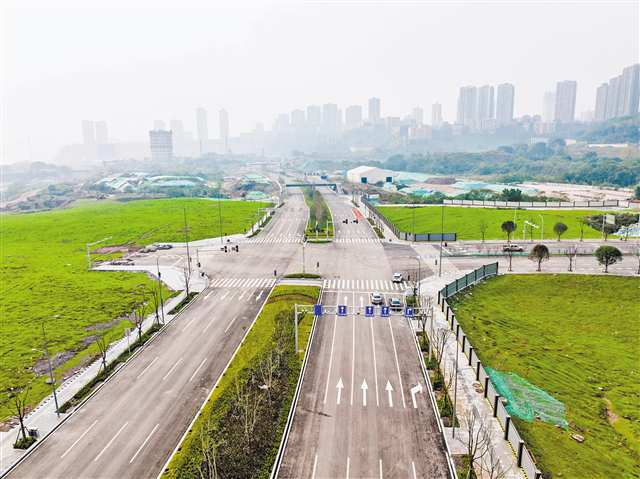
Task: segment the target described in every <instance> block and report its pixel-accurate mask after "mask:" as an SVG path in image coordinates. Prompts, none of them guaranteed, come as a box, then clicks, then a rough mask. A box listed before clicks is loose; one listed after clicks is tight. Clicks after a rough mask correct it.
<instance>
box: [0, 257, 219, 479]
mask: <svg viewBox="0 0 640 479" xmlns="http://www.w3.org/2000/svg"><path fill="white" fill-rule="evenodd" d="M95 269H96V270H98V271H145V272H148V273H150V274H151V275H153V276H154V277H157V270H156V267H155V266H153V265H133V266H111V265H101V266H99V267H97V268H95ZM160 272H161V274H162V281H163V282H164V283H165V284H166V285H167V286H168V287H170V288H171V289H174V290H180V291H181V292H180V294H178V295H177V296H175V297H173V298H171V299H169V300H168V301H166V302H165V305H164V311H165V323H169V322H170V321H172V320H173V318H175V316H176V315H170V314H167V312H168V311H171V310H172V309H173V308H174V307H175V306H176V305H177V304H178V303H179V302H180V301H182V299H183V298H184V297H185V292H184V291H182V290H183V289H184V277H183V275H182V271H179V270H177V269H174V268H171V267H164V266H161V267H160ZM207 282H208V279H207V278H206V277H205V278H201V277H199V276H198V274H197V272H195V271H194V273H193V275H192V279H191V284H190V286H191V289H192V290H193V291H202V290H203V289H204V288H205V287H206V286H207ZM154 322H155V314H150V315H149V316H147V318H146V319H145V320H144V322H143V325H142V331H143V332H145V331H148V330H149V328H151V326H153V324H154ZM129 341H130V342H131V343H133V342H135V341H136V333H135V331H134V330H132V331H131V333H130V336H129V337H126V336H125V337H123V338H122V339H120V340H118V341H116V342H114V343H111V344H110V345H109V349H108V350H107V363H110V362H111V361H113V360H114V359H116V358H117V357H118V356H119V355H120V354H122V353H124V352H125V351H126V350H127V349H128V347H129ZM100 367H101V360H100V359H98V360H96V361H94V362H93V363H91V364H90V365H89V366H87V367H85V368H82V369H80V370H79V371H77V372H76V373H75V374H74V375H73V376H71V377H69V378H67V379H66V380H65V381H64V382H63V383H62V384H60V385H59V386H58V387H57V388H56V394H57V396H58V405H59V406H62V405H63V404H64V403H65V402H66V401H68V400H69V399H71V398H72V397H73V395H74V394H76V393H77V392H78V391H79V390H80V389H82V388H83V387H84V386H85V385H86V384H88V383H89V382H90V381H91V380H92V379H93V378H94V377H96V376H97V375H98V373H99V371H100ZM112 374H113V373H112ZM71 414H72V412H71V413H64V414H60V416H59V417H57V415H56V412H55V403H54V400H53V394H51V395H49V396H47V397H46V398H45V399H43V400H42V401H41V402H40V404H38V406H36V407H35V409H33V410H32V411H31V412H30V413H29V414H28V415H27V417H26V418H25V426H26V427H27V428H28V429H37V430H38V433H39V436H40V438H39V439H38V442H36V443H35V444H38V443H39V442H40V441H42V440H43V439H44V437H45V436H46V435H47V434H49V433H51V432H52V431H53V430H54V429H55V428H56V427H57V426H58V425H60V424H61V423H62V422H63V421H64V420H65V419H66V418H67V417H69V416H70V415H71ZM19 429H20V428H19V425H18V426H16V427H13V428H11V429H10V430H9V431H7V432H0V475H3V474H4V473H5V472H6V471H7V469H9V468H10V467H11V466H12V465H13V464H15V463H16V462H17V461H19V460H20V459H21V458H22V457H23V456H24V455H25V454H26V453H27V451H28V450H22V449H14V448H13V443H14V442H15V441H16V439H17V438H18V434H19V433H20V431H19ZM33 447H34V446H31V448H33Z"/></svg>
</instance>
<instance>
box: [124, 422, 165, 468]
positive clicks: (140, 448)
mask: <svg viewBox="0 0 640 479" xmlns="http://www.w3.org/2000/svg"><path fill="white" fill-rule="evenodd" d="M158 426H160V424H156V427H154V428H153V430H152V431H151V432H150V433H149V435H148V436H147V438H146V439H145V440H144V442H143V443H142V445H141V446H140V447H139V448H138V450H137V451H136V453H135V454H134V455H133V457H132V458H131V460H130V461H129V464H131V463H132V462H133V461H135V459H136V457H138V454H140V451H142V448H143V447H144V446H146V445H147V442H149V439H151V436H152V435H153V433H154V432H156V429H158Z"/></svg>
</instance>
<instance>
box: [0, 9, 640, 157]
mask: <svg viewBox="0 0 640 479" xmlns="http://www.w3.org/2000/svg"><path fill="white" fill-rule="evenodd" d="M25 3H26V4H27V5H29V6H32V7H34V8H25V7H24V6H21V7H19V8H18V7H17V5H18V3H17V2H13V3H11V2H9V4H8V6H6V7H3V10H2V16H3V22H2V23H3V53H4V55H3V58H4V60H3V62H2V63H3V66H2V67H3V68H2V69H3V71H4V75H3V119H2V122H3V125H2V131H3V144H4V146H3V155H2V162H3V163H13V162H16V161H26V160H29V158H30V157H29V147H28V143H29V142H30V145H31V159H32V160H33V161H51V160H52V159H53V157H54V155H55V154H56V152H57V151H58V149H59V148H60V147H62V146H63V145H66V144H70V143H79V142H81V129H80V122H81V120H83V119H91V120H106V122H107V123H108V126H109V136H110V138H112V139H115V140H120V141H146V138H147V131H148V130H149V129H150V128H151V127H152V125H153V121H154V120H156V119H162V120H164V121H166V122H168V121H169V120H171V119H180V120H182V121H183V123H184V126H185V129H186V130H188V131H193V132H195V109H196V108H197V107H200V106H201V107H204V108H205V109H207V111H208V112H209V136H210V137H211V138H217V137H218V121H217V116H218V113H217V112H218V110H219V109H221V108H225V109H226V110H227V111H228V112H229V117H230V126H231V128H230V132H231V135H232V136H236V135H238V134H239V133H240V132H244V131H248V130H250V129H251V128H252V127H253V126H254V124H255V123H256V122H262V123H264V125H265V127H266V128H267V129H270V128H271V125H272V122H273V120H274V118H275V117H276V116H277V114H279V113H283V112H284V113H286V112H290V111H291V110H293V109H296V108H304V107H306V106H307V105H310V104H324V103H337V104H338V105H339V106H340V107H341V108H343V109H344V107H346V106H348V105H351V104H360V105H363V107H364V111H365V114H366V102H367V99H368V98H369V97H371V96H376V97H379V98H381V100H382V115H383V116H404V115H406V114H408V113H410V111H411V109H412V108H414V107H415V106H421V107H423V108H424V109H425V118H426V122H427V123H429V122H430V115H431V110H430V108H431V104H432V103H434V102H436V101H438V102H440V103H441V104H442V109H443V116H444V118H445V120H447V121H452V120H454V119H455V107H456V100H457V96H458V91H459V88H460V87H461V86H463V85H484V84H492V85H497V84H499V83H503V82H510V83H513V84H514V85H515V92H516V93H515V115H516V116H520V115H522V114H536V113H540V112H541V110H542V97H543V94H544V92H545V91H548V90H553V89H555V84H556V82H557V81H560V80H576V81H577V82H578V93H577V102H576V115H579V114H580V113H581V112H583V111H585V110H591V109H593V107H594V103H595V89H596V87H597V86H598V85H599V84H600V83H602V82H605V81H607V80H609V79H610V78H611V77H613V76H616V75H618V74H620V72H621V70H622V68H623V67H625V66H628V65H630V64H633V63H636V62H638V57H639V46H638V38H639V27H638V25H639V20H638V15H639V13H640V9H639V7H638V5H639V4H638V2H616V3H611V2H607V3H604V2H603V3H596V2H564V3H556V2H515V3H509V4H507V3H505V2H491V3H479V2H468V3H462V2H452V3H447V4H443V3H436V2H419V1H416V2H400V3H396V2H357V1H356V2H348V3H338V2H333V1H325V2H256V1H254V2H250V1H245V2H236V4H235V6H232V4H231V3H228V2H224V3H223V4H222V5H216V6H215V7H212V6H209V5H207V4H205V3H204V2H187V4H188V5H187V6H181V7H180V8H174V7H172V2H150V1H138V2H128V3H125V2H121V1H118V2H111V3H110V5H111V6H110V7H109V8H91V7H87V5H91V2H82V3H81V2H57V4H58V5H64V7H57V8H50V7H48V5H50V4H49V3H45V2H21V3H20V4H21V5H25ZM133 3H135V5H136V8H131V7H127V6H126V5H129V4H133ZM221 3H222V2H221ZM205 6H206V7H207V8H202V7H205ZM35 7H37V8H35Z"/></svg>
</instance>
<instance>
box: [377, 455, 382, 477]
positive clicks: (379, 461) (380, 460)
mask: <svg viewBox="0 0 640 479" xmlns="http://www.w3.org/2000/svg"><path fill="white" fill-rule="evenodd" d="M378 464H379V467H378V469H380V479H382V459H379V460H378Z"/></svg>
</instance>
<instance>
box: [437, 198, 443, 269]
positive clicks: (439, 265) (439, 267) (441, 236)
mask: <svg viewBox="0 0 640 479" xmlns="http://www.w3.org/2000/svg"><path fill="white" fill-rule="evenodd" d="M443 239H444V203H442V220H441V224H440V261H439V262H438V277H439V278H440V277H442V240H443Z"/></svg>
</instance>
